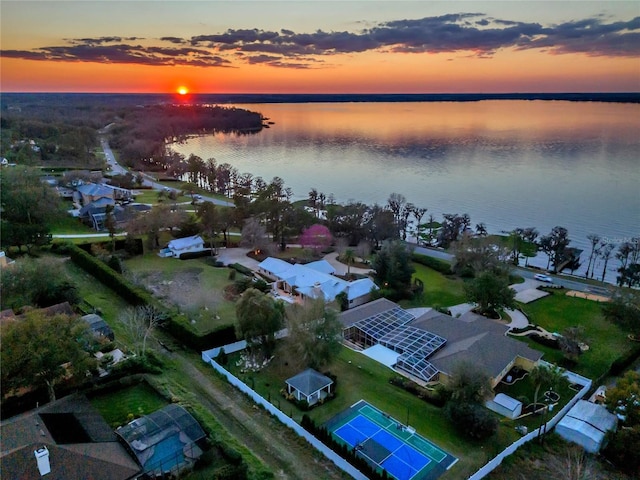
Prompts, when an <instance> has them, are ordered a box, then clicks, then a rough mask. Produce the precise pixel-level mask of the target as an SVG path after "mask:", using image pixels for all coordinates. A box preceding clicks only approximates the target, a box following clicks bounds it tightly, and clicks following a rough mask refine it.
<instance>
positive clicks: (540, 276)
mask: <svg viewBox="0 0 640 480" xmlns="http://www.w3.org/2000/svg"><path fill="white" fill-rule="evenodd" d="M533 278H535V279H536V280H540V281H541V282H544V283H553V278H551V277H550V276H549V275H545V274H543V273H536V274H535V275H534V276H533Z"/></svg>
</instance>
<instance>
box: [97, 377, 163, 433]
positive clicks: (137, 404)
mask: <svg viewBox="0 0 640 480" xmlns="http://www.w3.org/2000/svg"><path fill="white" fill-rule="evenodd" d="M91 404H92V405H93V406H94V408H95V409H96V410H98V412H100V414H101V415H102V416H103V417H104V419H105V421H106V422H107V423H108V424H109V425H111V426H112V427H114V428H116V427H119V426H120V425H124V424H125V423H127V422H129V421H131V420H132V419H131V415H133V417H135V418H138V417H141V416H143V415H148V414H150V413H153V412H155V411H156V410H159V409H160V408H162V407H164V406H165V405H167V402H166V401H165V400H164V398H162V397H161V396H159V395H158V394H157V393H156V392H155V391H154V390H153V388H151V387H150V386H149V385H147V384H146V383H144V382H142V383H139V384H137V385H134V386H131V387H127V388H124V389H122V390H118V391H116V392H110V393H106V394H103V395H98V396H96V397H94V398H92V399H91Z"/></svg>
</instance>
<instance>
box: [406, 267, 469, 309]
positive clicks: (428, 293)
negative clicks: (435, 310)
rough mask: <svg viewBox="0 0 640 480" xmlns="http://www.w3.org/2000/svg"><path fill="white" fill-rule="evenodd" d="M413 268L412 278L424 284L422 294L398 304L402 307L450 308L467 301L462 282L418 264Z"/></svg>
mask: <svg viewBox="0 0 640 480" xmlns="http://www.w3.org/2000/svg"><path fill="white" fill-rule="evenodd" d="M413 266H414V267H415V269H416V271H415V273H414V274H413V278H419V279H420V280H422V281H423V282H424V292H423V294H422V296H421V297H420V298H417V299H413V300H410V301H403V302H400V304H401V305H402V306H403V307H405V308H411V307H424V306H427V307H450V306H452V305H458V304H460V303H464V302H466V301H467V299H466V295H465V293H464V280H462V279H460V278H456V277H453V276H446V275H443V274H441V273H439V272H436V271H435V270H433V269H431V268H429V267H425V266H424V265H420V264H419V263H414V264H413Z"/></svg>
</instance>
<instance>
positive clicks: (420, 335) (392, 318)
mask: <svg viewBox="0 0 640 480" xmlns="http://www.w3.org/2000/svg"><path fill="white" fill-rule="evenodd" d="M414 319H415V317H414V316H413V315H412V314H411V313H409V312H407V311H406V310H403V309H402V308H400V307H396V308H392V309H390V310H387V311H384V312H381V313H377V314H375V315H372V316H370V317H368V318H365V319H363V320H360V321H359V322H357V323H355V324H354V325H353V326H354V327H356V328H358V329H360V330H361V331H362V332H364V333H365V334H367V335H369V336H371V337H372V338H374V339H375V340H376V341H377V342H378V343H379V344H380V345H382V346H384V347H387V348H390V349H391V350H394V351H396V352H398V353H400V354H401V355H400V356H399V357H398V361H397V363H396V368H400V369H402V370H405V371H407V372H409V373H410V374H412V375H415V376H416V377H418V378H420V379H422V380H424V381H426V382H429V381H431V380H432V379H433V378H434V377H435V376H436V375H437V374H438V369H437V368H436V367H434V366H433V365H432V364H431V363H429V362H428V361H427V358H428V357H429V356H431V355H432V354H433V353H434V352H436V351H437V350H438V349H439V348H440V347H442V346H443V345H444V344H445V343H447V340H446V339H445V338H442V337H440V336H438V335H435V334H433V333H431V332H428V331H426V330H422V329H420V328H416V327H412V326H410V325H407V324H408V323H409V322H411V321H412V320H414Z"/></svg>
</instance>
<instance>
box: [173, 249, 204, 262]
mask: <svg viewBox="0 0 640 480" xmlns="http://www.w3.org/2000/svg"><path fill="white" fill-rule="evenodd" d="M202 257H211V249H210V248H207V249H205V250H201V251H199V252H184V253H181V254H180V256H179V257H178V258H179V259H180V260H192V259H194V258H202Z"/></svg>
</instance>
